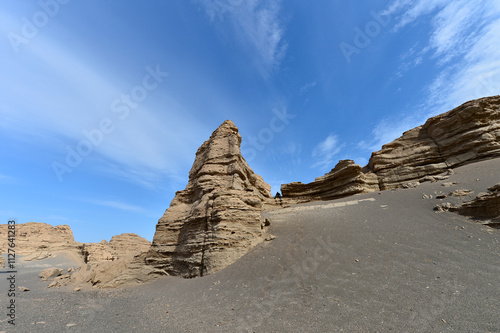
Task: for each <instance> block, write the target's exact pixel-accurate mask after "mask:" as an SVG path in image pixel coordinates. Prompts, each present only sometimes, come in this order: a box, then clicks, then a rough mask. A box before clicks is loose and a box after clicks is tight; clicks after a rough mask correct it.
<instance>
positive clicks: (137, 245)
mask: <svg viewBox="0 0 500 333" xmlns="http://www.w3.org/2000/svg"><path fill="white" fill-rule="evenodd" d="M108 244H109V246H110V247H111V248H112V249H113V250H114V251H115V252H116V253H117V255H118V258H123V257H134V256H136V255H138V254H141V253H143V252H147V251H149V248H150V247H151V242H150V241H148V240H147V239H145V238H142V237H141V236H139V235H137V234H133V233H124V234H121V235H116V236H113V237H111V240H110V241H109V243H108Z"/></svg>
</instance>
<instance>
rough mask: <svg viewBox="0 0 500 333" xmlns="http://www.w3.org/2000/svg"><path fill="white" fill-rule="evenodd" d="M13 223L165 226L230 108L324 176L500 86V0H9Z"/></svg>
mask: <svg viewBox="0 0 500 333" xmlns="http://www.w3.org/2000/svg"><path fill="white" fill-rule="evenodd" d="M0 32H1V36H2V37H1V38H0V54H1V57H2V61H1V62H0V74H1V80H0V96H1V98H0V140H1V145H0V147H1V148H0V161H1V163H0V188H1V189H2V190H1V191H0V202H1V204H0V221H3V222H2V223H6V222H7V221H8V220H9V219H13V218H14V219H16V220H17V222H18V223H24V222H29V221H36V222H45V223H50V224H52V225H58V224H68V225H70V226H71V228H72V229H73V232H74V234H75V239H76V240H77V241H82V242H98V241H100V240H101V239H107V240H109V239H110V237H111V236H112V235H115V234H120V233H123V232H134V233H137V234H139V235H141V236H143V237H145V238H147V239H149V240H151V239H152V237H153V234H154V230H155V225H156V223H157V220H158V219H159V218H160V217H161V216H162V215H163V213H164V211H165V209H166V208H168V206H169V204H170V201H171V200H172V198H173V197H174V194H175V191H178V190H182V189H184V187H185V186H186V183H187V180H188V172H189V170H190V168H191V165H192V163H193V161H194V156H195V152H196V150H197V148H198V147H199V146H200V145H201V144H202V143H203V141H205V140H206V139H207V138H208V137H209V136H210V134H211V133H212V132H213V131H214V130H215V129H216V128H217V127H218V126H219V125H220V124H221V123H222V122H223V121H224V120H226V119H231V120H233V121H234V122H235V124H236V125H237V126H238V127H239V129H240V133H241V134H242V136H243V143H242V152H243V156H244V157H245V158H246V159H247V161H248V163H249V164H250V166H251V167H252V168H253V169H254V171H255V172H256V173H258V174H260V175H262V176H263V177H264V180H265V181H266V182H268V183H269V184H271V185H272V188H273V193H275V192H276V191H277V190H278V189H279V186H280V184H282V183H288V182H292V181H302V182H310V181H312V180H314V178H315V177H318V176H321V175H323V174H324V173H326V172H328V171H330V170H331V169H332V168H333V167H334V166H335V164H336V163H337V162H338V161H339V160H341V159H353V160H355V161H356V162H357V163H359V164H361V165H365V164H366V163H367V161H368V159H369V157H370V154H371V152H372V151H374V150H378V149H380V147H381V146H382V144H384V143H388V142H390V141H391V140H393V139H395V138H396V137H398V136H400V135H401V134H402V133H403V131H405V130H408V129H411V128H413V127H415V126H418V125H420V124H422V123H423V122H424V121H425V119H427V118H428V117H429V116H433V115H436V114H439V113H442V112H444V111H447V110H449V109H451V108H453V107H456V106H458V105H460V104H461V103H463V102H465V101H467V100H470V99H474V98H479V97H483V96H491V95H496V94H499V93H500V47H499V45H500V2H499V1H498V0H477V1H469V0H455V1H442V0H416V1H408V0H391V1H331V0H328V1H326V0H324V1H323V0H317V1H298V0H296V1H278V0H268V1H264V0H245V1H243V0H192V1H188V0H177V1H176V0H171V1H159V0H158V1H136V0H130V1H126V2H125V1H119V0H108V1H81V0H41V1H14V0H7V1H3V2H2V5H1V6H0Z"/></svg>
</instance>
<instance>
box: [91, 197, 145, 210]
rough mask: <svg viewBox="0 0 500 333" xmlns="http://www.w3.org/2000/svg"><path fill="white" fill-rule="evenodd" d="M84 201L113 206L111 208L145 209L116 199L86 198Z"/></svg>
mask: <svg viewBox="0 0 500 333" xmlns="http://www.w3.org/2000/svg"><path fill="white" fill-rule="evenodd" d="M83 201H85V202H88V203H91V204H94V205H99V206H104V207H111V208H116V209H120V210H125V211H132V212H144V209H143V208H142V207H139V206H136V205H131V204H127V203H123V202H121V201H116V200H96V199H85V200H83Z"/></svg>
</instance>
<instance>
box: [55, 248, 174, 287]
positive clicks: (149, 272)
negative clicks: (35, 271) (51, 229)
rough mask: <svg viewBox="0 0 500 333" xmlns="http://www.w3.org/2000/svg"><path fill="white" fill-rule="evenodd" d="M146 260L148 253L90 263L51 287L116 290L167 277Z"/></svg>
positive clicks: (63, 277)
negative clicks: (71, 286) (85, 287)
mask: <svg viewBox="0 0 500 333" xmlns="http://www.w3.org/2000/svg"><path fill="white" fill-rule="evenodd" d="M145 259H146V252H144V253H142V254H140V255H137V256H135V257H124V258H120V259H116V260H114V261H109V260H107V261H100V262H94V263H89V264H86V265H83V266H82V267H80V268H78V269H76V270H75V271H73V272H72V273H71V274H66V275H63V276H59V277H57V278H56V279H54V282H53V283H51V285H50V286H49V287H50V288H52V287H62V286H66V285H76V286H82V285H89V286H92V287H96V288H116V287H120V286H124V285H134V284H142V283H145V282H149V281H153V280H155V279H157V278H158V277H160V276H162V275H166V273H165V272H164V271H163V270H158V269H156V268H154V267H153V266H150V265H146V264H145ZM80 289H81V287H80Z"/></svg>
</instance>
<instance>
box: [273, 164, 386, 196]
mask: <svg viewBox="0 0 500 333" xmlns="http://www.w3.org/2000/svg"><path fill="white" fill-rule="evenodd" d="M378 190H379V186H378V178H377V176H376V175H375V174H374V173H372V172H369V171H366V170H363V169H362V168H361V166H359V165H358V164H356V163H354V162H353V161H351V160H343V161H340V162H339V163H338V164H337V165H336V166H335V168H333V169H332V170H331V171H330V172H329V173H327V174H325V175H324V176H322V177H318V178H316V179H315V181H314V182H312V183H309V184H302V183H301V182H294V183H289V184H284V185H282V186H281V193H282V194H283V196H284V197H285V198H287V199H288V198H294V197H300V198H302V199H305V201H314V200H332V199H337V198H342V197H347V196H351V195H354V194H357V193H368V192H374V191H378Z"/></svg>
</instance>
